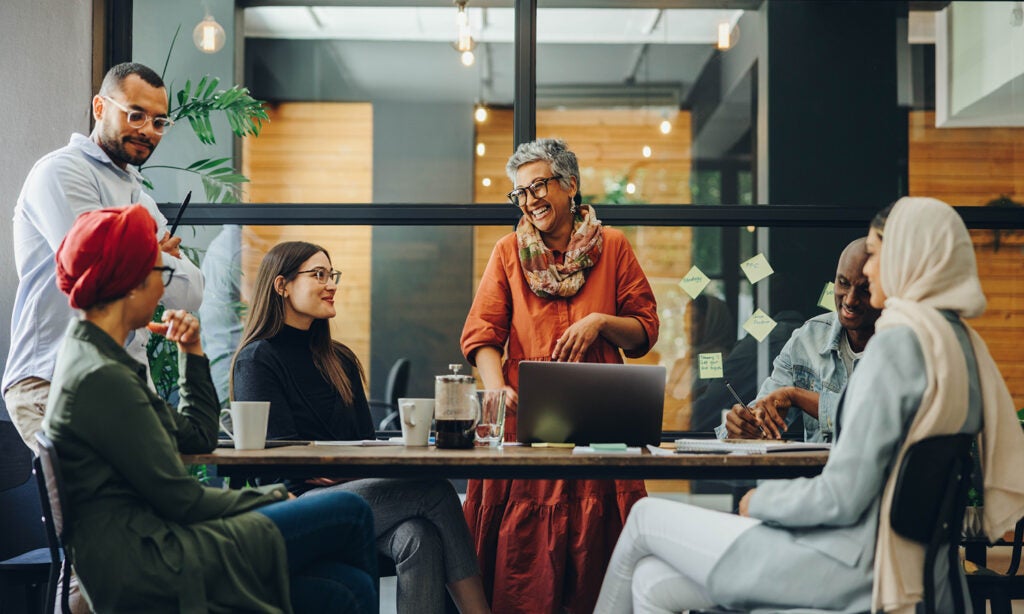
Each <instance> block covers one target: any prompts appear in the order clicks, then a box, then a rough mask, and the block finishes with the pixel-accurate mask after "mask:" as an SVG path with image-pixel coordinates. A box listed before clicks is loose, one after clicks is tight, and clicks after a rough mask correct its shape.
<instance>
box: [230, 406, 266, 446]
mask: <svg viewBox="0 0 1024 614" xmlns="http://www.w3.org/2000/svg"><path fill="white" fill-rule="evenodd" d="M225 415H228V416H230V417H231V428H228V427H227V426H226V425H225V424H224V416H225ZM269 417H270V401H232V402H231V409H222V410H220V418H221V423H220V426H221V428H223V429H224V432H225V433H227V434H228V437H230V438H231V440H232V441H234V442H235V449H236V450H262V449H263V448H265V447H267V419H268V418H269Z"/></svg>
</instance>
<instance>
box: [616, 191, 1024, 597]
mask: <svg viewBox="0 0 1024 614" xmlns="http://www.w3.org/2000/svg"><path fill="white" fill-rule="evenodd" d="M883 239H884V240H883ZM868 253H869V258H868V262H867V263H866V264H865V266H864V273H865V275H867V277H868V278H869V280H870V284H871V304H872V306H874V307H878V308H881V307H883V306H884V308H885V310H884V311H883V312H882V316H881V318H879V320H878V322H877V324H876V331H877V332H876V334H875V336H874V337H873V338H872V340H871V341H870V342H869V343H868V346H867V349H866V350H865V354H864V357H863V359H862V360H861V363H860V365H859V366H858V367H857V371H856V372H855V373H854V375H853V377H852V378H851V379H850V382H849V385H848V387H847V392H846V396H845V399H844V402H843V406H842V408H841V410H840V415H839V419H838V422H839V427H840V428H841V433H840V431H839V429H837V434H838V438H837V442H836V444H835V446H834V447H833V449H832V452H831V454H830V455H829V460H828V463H827V464H826V465H825V468H824V470H823V471H822V473H821V475H819V476H817V477H814V478H799V479H795V480H775V481H768V482H764V483H762V484H761V486H760V487H759V488H757V489H755V490H753V491H751V492H750V493H748V494H747V496H746V497H744V498H743V500H742V501H741V502H740V514H741V515H740V516H733V515H731V514H723V513H719V512H713V511H709V510H704V509H701V508H696V507H693V506H689V505H685V504H679V503H672V502H668V501H664V500H656V499H650V498H648V499H644V500H642V501H640V502H639V503H637V504H636V506H634V508H633V510H632V512H631V513H630V516H629V519H628V521H627V523H626V527H625V529H624V530H623V532H622V536H621V537H620V538H619V542H618V543H617V544H616V547H615V553H614V554H613V556H612V560H611V563H610V564H609V567H608V572H607V574H606V575H605V580H604V584H603V586H602V588H601V595H600V597H599V599H598V604H597V608H596V611H597V612H602V613H605V612H632V611H634V610H635V611H638V612H678V611H680V610H685V609H690V608H701V607H708V606H710V605H713V604H716V603H717V604H720V605H726V606H730V607H736V608H744V609H756V608H769V609H777V608H799V607H810V608H816V609H820V610H826V611H836V612H857V611H867V610H871V611H886V612H903V611H906V612H912V611H914V606H915V604H916V603H918V602H919V601H921V599H922V598H923V588H922V582H921V580H922V574H921V569H922V568H923V567H922V565H923V560H924V556H923V549H922V548H921V547H920V546H918V545H916V544H914V543H912V542H909V541H906V540H903V539H902V538H900V537H898V536H896V535H895V534H893V533H892V531H891V530H890V528H889V524H888V522H882V523H879V520H878V519H879V518H880V517H881V518H887V517H888V510H889V505H890V501H891V499H892V489H893V482H894V480H891V479H890V477H891V473H892V469H893V468H894V467H896V466H898V464H899V461H900V459H902V457H903V454H904V452H905V450H906V449H907V447H908V446H909V445H910V444H912V443H914V442H915V441H918V440H920V439H924V438H926V437H930V436H933V435H943V434H951V433H979V432H980V433H981V448H980V449H981V450H982V454H981V457H982V458H981V461H982V469H983V472H984V476H985V477H984V497H985V518H984V527H985V531H986V533H987V534H988V535H989V536H990V537H993V538H994V537H996V536H998V535H1001V534H1002V533H1003V532H1004V531H1006V530H1007V529H1009V528H1010V527H1011V526H1013V525H1014V523H1015V522H1016V521H1017V519H1019V518H1020V517H1021V516H1022V515H1024V472H1021V471H1020V467H1021V466H1022V465H1024V433H1022V432H1021V429H1020V427H1019V426H1018V423H1017V417H1016V413H1015V412H1014V408H1013V401H1012V399H1011V397H1010V394H1009V391H1008V390H1007V388H1006V384H1005V383H1004V382H1003V379H1002V377H1001V376H1000V374H999V371H998V369H997V368H996V366H995V363H994V362H993V360H992V358H991V356H990V355H989V353H988V348H987V347H986V346H985V343H984V342H983V341H982V340H981V338H980V337H979V336H978V335H977V334H976V333H975V332H974V330H973V329H972V328H971V327H970V326H969V325H967V324H966V323H965V322H963V320H962V319H961V318H972V317H976V316H978V315H980V314H981V313H982V312H983V311H984V309H985V297H984V295H983V294H982V291H981V284H980V282H979V281H978V274H977V265H976V263H975V258H974V249H973V246H972V244H971V239H970V235H969V234H968V232H967V229H966V228H965V227H964V224H963V221H962V220H961V219H960V217H959V215H957V213H956V211H954V210H953V208H952V207H950V206H949V205H947V204H945V203H943V202H941V201H938V200H935V199H931V198H903V199H900V200H899V201H898V202H896V204H895V205H893V206H892V207H890V208H888V209H886V210H884V211H882V212H881V213H880V214H879V215H878V216H876V218H875V220H874V221H872V224H871V230H870V234H869V236H868ZM997 450H998V454H997V453H996V451H997ZM944 562H945V559H944V558H943V559H942V560H940V561H939V562H938V565H939V566H940V567H941V566H942V565H944ZM939 571H940V572H942V573H944V572H945V570H944V569H940V570H939ZM936 598H937V604H938V610H939V611H943V612H948V611H952V595H951V587H950V586H948V583H945V585H943V586H940V590H939V593H938V595H937V596H936ZM968 607H969V604H968Z"/></svg>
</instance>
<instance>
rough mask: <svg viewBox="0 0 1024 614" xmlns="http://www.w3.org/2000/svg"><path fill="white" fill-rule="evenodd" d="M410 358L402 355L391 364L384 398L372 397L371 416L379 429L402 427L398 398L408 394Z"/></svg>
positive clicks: (394, 429)
mask: <svg viewBox="0 0 1024 614" xmlns="http://www.w3.org/2000/svg"><path fill="white" fill-rule="evenodd" d="M409 368H410V362H409V359H408V358H405V357H402V358H399V359H398V360H396V361H395V363H394V364H393V365H391V370H390V371H388V381H387V384H385V386H384V399H383V400H379V399H370V401H369V404H370V416H371V417H372V419H373V424H374V427H375V428H376V429H377V430H378V431H397V430H399V429H401V425H400V424H399V418H398V399H400V398H402V397H404V396H405V395H406V391H407V390H408V389H409Z"/></svg>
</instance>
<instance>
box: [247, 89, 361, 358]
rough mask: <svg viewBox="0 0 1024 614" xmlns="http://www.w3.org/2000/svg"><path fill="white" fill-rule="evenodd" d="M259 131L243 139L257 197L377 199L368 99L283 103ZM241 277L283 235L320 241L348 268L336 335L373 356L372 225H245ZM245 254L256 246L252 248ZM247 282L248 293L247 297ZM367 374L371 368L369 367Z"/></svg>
mask: <svg viewBox="0 0 1024 614" xmlns="http://www.w3.org/2000/svg"><path fill="white" fill-rule="evenodd" d="M269 115H270V123H268V124H266V125H265V126H264V128H263V132H262V133H261V134H260V136H259V138H257V139H244V140H243V141H242V143H243V149H242V160H243V165H242V172H243V173H245V175H246V176H248V177H249V179H250V180H251V181H252V183H251V184H249V186H248V200H249V202H254V203H290V202H296V203H332V202H355V203H368V202H372V201H373V108H372V106H371V105H370V104H369V103H310V102H302V103H281V104H275V105H272V106H271V107H270V109H269ZM243 241H244V243H245V246H246V248H247V249H244V250H243V252H242V253H243V261H242V275H243V279H246V280H253V279H255V278H256V270H257V268H258V267H259V259H260V258H262V255H263V254H265V253H266V252H267V250H269V249H270V248H271V247H273V246H274V245H275V244H277V243H280V242H282V241H309V242H311V243H316V244H318V245H322V246H323V247H324V248H325V249H326V250H327V251H328V253H330V255H331V260H332V262H333V264H334V267H335V268H337V269H339V270H340V271H342V273H343V276H342V278H341V283H340V285H339V287H338V293H337V295H336V300H335V307H336V308H337V310H338V315H337V316H336V317H335V318H334V320H333V321H332V323H331V331H332V334H333V336H334V337H335V338H336V339H338V340H339V341H341V342H343V343H345V344H346V345H348V346H349V347H351V348H352V350H353V351H354V352H355V353H356V355H357V356H359V359H360V360H362V361H363V364H364V365H368V364H369V359H370V241H371V229H370V228H369V227H367V226H342V227H338V226H247V227H245V229H244V232H243ZM247 254H253V256H249V255H247ZM248 291H249V284H248V283H243V296H242V300H245V301H248V300H249V294H248ZM368 375H369V374H368Z"/></svg>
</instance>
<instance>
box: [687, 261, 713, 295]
mask: <svg viewBox="0 0 1024 614" xmlns="http://www.w3.org/2000/svg"><path fill="white" fill-rule="evenodd" d="M709 283H711V280H710V279H708V276H707V275H705V274H704V271H701V270H700V269H698V268H697V267H695V266H694V267H690V270H689V271H687V273H686V276H684V277H683V278H682V279H680V280H679V287H680V288H682V289H683V291H684V292H686V293H687V294H689V295H690V298H691V299H693V298H697V297H698V296H699V295H700V293H701V292H703V291H704V288H706V287H707V286H708V284H709Z"/></svg>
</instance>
